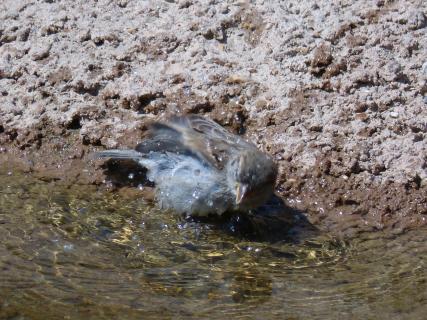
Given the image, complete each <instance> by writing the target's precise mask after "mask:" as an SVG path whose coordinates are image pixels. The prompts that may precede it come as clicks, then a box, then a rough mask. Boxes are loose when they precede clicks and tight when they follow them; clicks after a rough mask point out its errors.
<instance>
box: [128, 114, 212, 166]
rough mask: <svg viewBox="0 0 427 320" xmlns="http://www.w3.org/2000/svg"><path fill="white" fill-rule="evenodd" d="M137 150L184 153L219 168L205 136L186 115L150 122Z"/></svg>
mask: <svg viewBox="0 0 427 320" xmlns="http://www.w3.org/2000/svg"><path fill="white" fill-rule="evenodd" d="M135 150H136V151H138V152H140V153H142V154H149V153H150V152H162V153H166V152H170V153H176V154H184V155H188V156H192V157H196V158H198V159H200V160H201V161H204V162H205V163H207V164H208V165H211V166H213V167H215V168H219V166H218V162H217V160H216V159H215V158H214V157H213V156H212V155H211V153H210V152H208V149H207V148H206V141H205V140H204V138H203V136H202V135H201V134H199V133H197V132H195V131H194V130H193V129H192V128H191V126H190V123H189V121H188V119H187V118H186V117H177V116H176V117H172V118H170V119H169V120H168V121H167V122H153V123H151V124H149V125H148V130H147V131H146V133H145V139H144V140H143V141H142V142H141V143H139V144H138V145H137V146H136V148H135Z"/></svg>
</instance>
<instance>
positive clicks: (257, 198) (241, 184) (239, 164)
mask: <svg viewBox="0 0 427 320" xmlns="http://www.w3.org/2000/svg"><path fill="white" fill-rule="evenodd" d="M230 169H231V172H230V173H229V174H230V175H231V176H232V182H231V183H232V188H233V189H234V191H235V197H236V198H235V201H236V205H237V206H238V207H242V208H249V209H253V208H256V207H258V206H260V205H261V204H263V203H264V202H265V201H266V200H268V198H269V197H270V196H271V194H272V193H273V190H274V184H275V181H276V177H277V166H276V164H275V163H274V161H273V159H272V158H271V157H270V156H268V155H266V154H264V153H262V152H261V151H259V150H257V149H253V150H252V149H251V150H245V151H241V152H240V153H239V154H238V155H237V156H236V157H235V158H234V159H232V160H231V162H230Z"/></svg>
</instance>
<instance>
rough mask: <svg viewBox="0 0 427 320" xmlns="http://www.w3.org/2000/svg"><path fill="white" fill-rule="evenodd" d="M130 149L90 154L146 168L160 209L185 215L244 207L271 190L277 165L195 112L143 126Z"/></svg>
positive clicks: (252, 206)
mask: <svg viewBox="0 0 427 320" xmlns="http://www.w3.org/2000/svg"><path fill="white" fill-rule="evenodd" d="M147 128H148V129H147V131H146V132H145V134H144V139H143V140H142V142H140V143H139V144H138V145H137V146H136V147H135V149H134V150H129V149H123V150H121V149H115V150H105V151H100V152H98V153H96V157H97V158H111V159H131V160H134V161H136V162H137V163H138V164H139V165H140V166H142V167H145V168H146V169H147V179H148V180H149V181H151V182H153V183H154V187H155V199H156V200H157V203H158V205H159V207H160V208H161V209H166V210H172V211H173V212H176V213H178V214H184V215H188V216H201V217H202V216H222V215H223V214H224V213H225V212H250V211H252V210H253V209H256V208H258V207H260V206H261V205H262V204H264V203H265V202H266V201H267V200H268V199H269V198H270V197H271V196H272V195H273V193H274V187H275V181H276V178H277V165H276V163H275V162H274V161H273V159H272V157H271V156H270V155H268V154H266V153H264V152H262V151H261V150H259V149H258V148H257V147H256V146H255V144H253V143H251V142H249V141H246V140H245V139H243V137H242V136H238V135H235V134H233V133H231V132H229V131H227V130H226V129H225V128H223V127H222V126H221V125H219V124H218V123H216V122H215V121H213V120H210V119H209V118H206V117H203V116H201V115H195V114H191V115H173V116H170V117H168V118H167V119H166V120H164V121H153V122H151V123H150V124H148V125H147Z"/></svg>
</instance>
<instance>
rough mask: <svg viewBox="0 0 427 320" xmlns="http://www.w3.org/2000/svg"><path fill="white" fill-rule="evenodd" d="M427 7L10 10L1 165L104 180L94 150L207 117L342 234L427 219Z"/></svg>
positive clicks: (160, 4) (132, 1) (3, 38)
mask: <svg viewBox="0 0 427 320" xmlns="http://www.w3.org/2000/svg"><path fill="white" fill-rule="evenodd" d="M426 34H427V2H425V1H422V0H419V1H392V0H390V1H387V0H377V1H370V0H361V1H350V0H349V1H346V0H343V1H323V2H319V1H295V0H290V1H278V0H271V1H264V0H253V1H244V0H241V1H218V0H209V1H208V0H203V1H192V0H182V1H181V0H178V1H174V0H167V1H160V0H152V1H149V0H147V1H137V0H110V1H107V0H100V1H96V0H94V1H74V0H68V1H66V0H64V1H60V0H44V1H29V0H3V1H1V2H0V164H1V165H2V166H8V167H10V168H11V170H15V169H22V170H24V171H31V172H34V174H36V175H38V176H39V177H40V178H42V179H46V180H52V179H53V180H56V179H63V180H66V181H68V182H70V183H77V184H79V183H80V184H86V183H98V184H99V183H102V181H103V179H104V178H105V177H103V173H102V170H101V169H100V163H98V162H94V161H93V160H92V159H91V156H90V154H91V152H92V151H93V150H97V149H104V148H125V147H133V146H134V145H135V144H136V143H137V142H138V141H139V140H140V138H141V134H142V132H143V131H144V124H145V123H146V122H147V121H148V120H152V119H155V118H158V117H162V116H164V115H166V114H170V113H177V112H181V113H200V114H205V115H207V116H208V117H211V118H212V119H214V120H216V121H218V122H219V123H220V124H222V125H224V126H227V127H229V128H230V129H231V130H234V131H235V132H237V133H240V134H244V135H245V136H246V137H247V139H249V140H252V141H253V142H255V143H257V144H258V145H259V147H260V148H261V149H263V150H265V151H267V152H269V153H271V154H272V155H273V156H274V157H275V159H276V160H277V162H278V164H279V166H280V170H281V174H280V179H279V181H278V185H277V192H278V194H279V195H281V196H282V197H283V199H285V200H286V201H287V203H288V204H289V205H290V206H292V207H295V208H297V209H300V210H303V211H304V212H306V213H307V215H308V217H309V219H310V221H311V222H312V223H314V224H315V225H318V226H321V227H324V228H327V229H330V230H339V231H342V232H346V233H354V232H356V233H357V232H360V231H365V230H376V229H384V228H390V229H391V230H394V231H396V232H399V231H402V230H405V229H407V228H409V227H416V226H419V225H422V224H427V221H426V220H427V139H426V138H427V36H426Z"/></svg>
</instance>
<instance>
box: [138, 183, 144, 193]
mask: <svg viewBox="0 0 427 320" xmlns="http://www.w3.org/2000/svg"><path fill="white" fill-rule="evenodd" d="M138 189H139V190H141V191H142V190H144V185H142V184H141V183H140V184H138Z"/></svg>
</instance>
